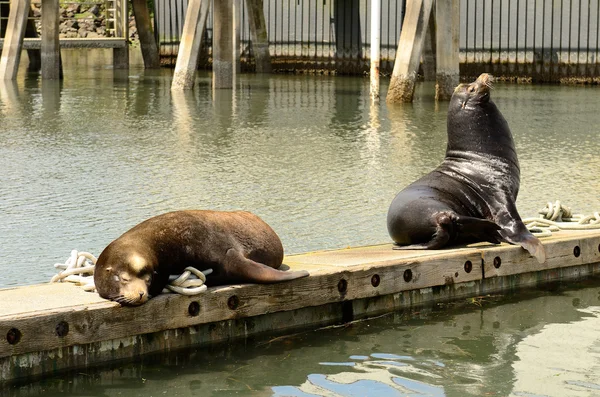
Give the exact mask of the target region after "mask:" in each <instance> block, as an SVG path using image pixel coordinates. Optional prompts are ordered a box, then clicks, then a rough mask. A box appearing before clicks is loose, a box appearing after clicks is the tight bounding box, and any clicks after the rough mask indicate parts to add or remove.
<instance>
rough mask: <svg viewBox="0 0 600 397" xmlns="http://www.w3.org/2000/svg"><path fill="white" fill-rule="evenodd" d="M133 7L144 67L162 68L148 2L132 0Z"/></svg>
mask: <svg viewBox="0 0 600 397" xmlns="http://www.w3.org/2000/svg"><path fill="white" fill-rule="evenodd" d="M131 7H132V9H133V15H134V17H135V26H136V27H137V31H138V35H139V38H140V46H141V47H142V57H143V58H144V67H145V68H146V69H157V68H160V58H159V56H158V46H157V45H156V39H155V38H154V33H153V31H152V23H151V22H150V12H149V11H148V2H147V1H146V0H131Z"/></svg>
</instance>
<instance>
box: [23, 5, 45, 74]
mask: <svg viewBox="0 0 600 397" xmlns="http://www.w3.org/2000/svg"><path fill="white" fill-rule="evenodd" d="M32 18H33V9H32V8H29V18H27V26H26V27H25V37H32V38H37V37H38V34H37V29H36V27H35V21H34V20H33V19H32ZM27 57H28V58H29V65H27V71H28V72H39V71H40V69H41V68H42V54H41V51H40V50H37V49H30V50H27Z"/></svg>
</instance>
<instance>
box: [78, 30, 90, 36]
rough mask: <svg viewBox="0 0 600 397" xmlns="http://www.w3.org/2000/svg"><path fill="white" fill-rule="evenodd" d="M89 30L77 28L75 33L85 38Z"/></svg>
mask: <svg viewBox="0 0 600 397" xmlns="http://www.w3.org/2000/svg"><path fill="white" fill-rule="evenodd" d="M88 34H89V32H88V31H87V30H85V28H81V29H79V31H78V32H77V35H78V36H79V37H83V38H86V37H87V36H88Z"/></svg>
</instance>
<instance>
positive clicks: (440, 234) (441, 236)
mask: <svg viewBox="0 0 600 397" xmlns="http://www.w3.org/2000/svg"><path fill="white" fill-rule="evenodd" d="M449 240H450V233H449V232H448V231H447V230H446V228H445V227H444V225H443V224H439V223H438V225H437V226H436V229H435V233H434V234H433V236H431V240H429V241H427V242H426V243H420V244H411V245H394V247H393V249H395V250H436V249H440V248H442V247H444V246H445V245H446V244H447V243H448V241H449Z"/></svg>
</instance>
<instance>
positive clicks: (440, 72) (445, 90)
mask: <svg viewBox="0 0 600 397" xmlns="http://www.w3.org/2000/svg"><path fill="white" fill-rule="evenodd" d="M435 21H436V31H437V32H436V38H437V39H436V47H435V51H436V79H435V99H436V100H438V101H449V100H450V98H451V97H452V94H453V93H454V88H455V87H456V86H457V85H458V83H459V80H460V72H459V48H458V44H459V43H458V41H459V38H460V35H459V27H460V0H445V1H436V2H435Z"/></svg>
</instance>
